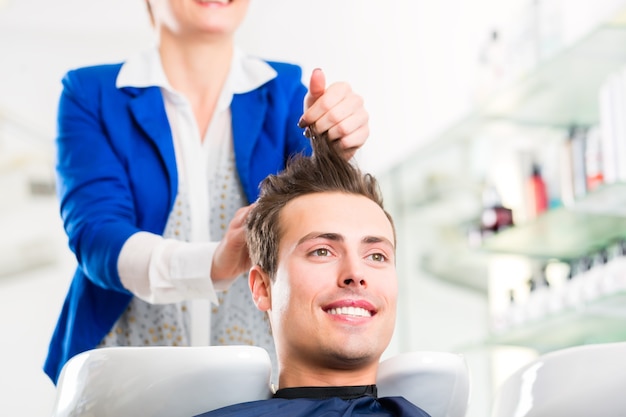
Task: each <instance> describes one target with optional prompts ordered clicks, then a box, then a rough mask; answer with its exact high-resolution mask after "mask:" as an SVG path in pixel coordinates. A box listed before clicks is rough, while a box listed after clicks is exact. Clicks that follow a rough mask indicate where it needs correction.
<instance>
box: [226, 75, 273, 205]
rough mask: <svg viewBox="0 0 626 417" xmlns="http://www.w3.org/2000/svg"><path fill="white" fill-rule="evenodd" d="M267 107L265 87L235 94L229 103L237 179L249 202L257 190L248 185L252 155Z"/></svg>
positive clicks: (253, 186) (253, 198) (254, 185)
mask: <svg viewBox="0 0 626 417" xmlns="http://www.w3.org/2000/svg"><path fill="white" fill-rule="evenodd" d="M267 107H268V99H267V90H266V88H265V87H261V88H259V89H257V90H253V91H250V92H248V93H245V94H236V95H235V96H233V101H232V103H231V111H232V120H233V123H232V126H233V142H234V150H235V160H236V163H237V171H238V172H239V179H240V180H241V183H242V186H243V189H244V190H245V191H246V195H247V197H248V201H249V202H252V201H254V200H255V198H256V189H257V184H250V181H251V178H250V166H251V161H252V157H253V155H252V153H253V151H254V148H255V146H256V144H257V142H258V141H259V138H260V136H261V130H262V129H263V121H264V120H265V114H266V112H267ZM235 121H237V122H235Z"/></svg>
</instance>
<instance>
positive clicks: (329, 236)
mask: <svg viewBox="0 0 626 417" xmlns="http://www.w3.org/2000/svg"><path fill="white" fill-rule="evenodd" d="M312 239H326V240H334V241H336V242H343V241H344V238H343V236H342V235H340V234H339V233H330V232H311V233H307V234H306V235H304V236H303V237H302V238H300V240H298V245H300V244H301V243H303V242H306V241H307V240H312Z"/></svg>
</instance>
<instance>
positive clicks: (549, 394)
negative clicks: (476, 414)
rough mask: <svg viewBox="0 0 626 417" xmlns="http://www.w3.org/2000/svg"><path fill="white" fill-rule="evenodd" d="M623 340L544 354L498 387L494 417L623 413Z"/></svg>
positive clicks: (625, 397)
mask: <svg viewBox="0 0 626 417" xmlns="http://www.w3.org/2000/svg"><path fill="white" fill-rule="evenodd" d="M625 389H626V342H619V343H605V344H594V345H584V346H577V347H573V348H568V349H563V350H558V351H554V352H550V353H547V354H544V355H542V356H540V357H539V358H537V359H536V360H534V361H532V362H531V363H529V364H527V365H526V366H524V367H522V368H521V369H519V370H518V371H517V372H515V373H514V374H513V375H511V376H510V377H509V378H507V379H506V380H505V382H504V383H503V384H502V385H501V386H500V388H499V389H498V392H497V394H496V397H495V401H494V405H493V408H492V413H491V415H492V417H560V416H566V417H589V416H602V417H624V416H626V394H625V393H624V391H625Z"/></svg>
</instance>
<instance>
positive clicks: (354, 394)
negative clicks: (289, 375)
mask: <svg viewBox="0 0 626 417" xmlns="http://www.w3.org/2000/svg"><path fill="white" fill-rule="evenodd" d="M376 393H377V390H376V386H375V385H367V386H360V387H324V388H320V387H303V388H287V389H283V390H278V391H277V392H276V394H275V395H274V398H271V399H268V400H260V401H252V402H247V403H241V404H235V405H231V406H228V407H223V408H219V409H217V410H213V411H209V412H208V413H204V414H201V415H200V416H197V417H348V416H368V417H369V416H373V417H390V416H402V417H430V416H429V415H428V414H427V413H426V412H425V411H424V410H422V409H421V408H419V407H417V406H415V405H414V404H413V403H411V402H409V401H408V400H406V399H404V398H402V397H383V398H377V395H376Z"/></svg>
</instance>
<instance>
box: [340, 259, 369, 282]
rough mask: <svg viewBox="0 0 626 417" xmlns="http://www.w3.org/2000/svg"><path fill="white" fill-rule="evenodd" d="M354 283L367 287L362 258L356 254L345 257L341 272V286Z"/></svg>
mask: <svg viewBox="0 0 626 417" xmlns="http://www.w3.org/2000/svg"><path fill="white" fill-rule="evenodd" d="M352 285H355V286H362V287H367V281H366V280H365V274H364V273H363V264H362V262H361V258H360V257H359V256H356V255H352V256H345V257H344V259H343V260H342V265H341V270H340V273H339V286H340V287H348V286H352Z"/></svg>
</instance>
